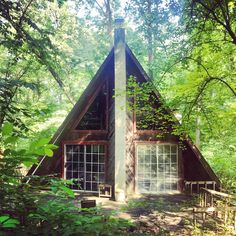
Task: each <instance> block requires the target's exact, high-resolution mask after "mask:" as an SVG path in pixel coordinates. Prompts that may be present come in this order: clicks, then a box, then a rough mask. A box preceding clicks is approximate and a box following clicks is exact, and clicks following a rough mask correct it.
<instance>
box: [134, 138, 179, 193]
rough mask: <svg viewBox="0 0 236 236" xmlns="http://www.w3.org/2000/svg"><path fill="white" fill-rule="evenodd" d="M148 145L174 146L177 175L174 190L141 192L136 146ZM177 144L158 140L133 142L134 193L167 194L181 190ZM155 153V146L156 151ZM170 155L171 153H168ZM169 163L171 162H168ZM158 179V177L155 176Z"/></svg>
mask: <svg viewBox="0 0 236 236" xmlns="http://www.w3.org/2000/svg"><path fill="white" fill-rule="evenodd" d="M141 145H143V146H148V145H155V146H156V147H157V146H159V145H169V146H173V145H175V146H176V148H177V149H176V166H177V171H176V174H177V177H176V182H175V183H176V184H177V188H176V190H171V189H170V190H168V191H156V192H141V191H140V190H139V188H138V180H139V178H138V164H139V160H138V146H141ZM179 151H180V150H179V145H178V142H160V141H136V142H135V155H134V156H135V193H137V194H168V193H180V192H181V188H180V187H181V186H180V180H181V174H180V170H181V166H180V164H181V160H180V158H181V155H180V152H179ZM155 152H156V153H157V148H156V151H155ZM170 155H171V154H170ZM170 164H171V163H170ZM156 178H157V179H158V177H156Z"/></svg>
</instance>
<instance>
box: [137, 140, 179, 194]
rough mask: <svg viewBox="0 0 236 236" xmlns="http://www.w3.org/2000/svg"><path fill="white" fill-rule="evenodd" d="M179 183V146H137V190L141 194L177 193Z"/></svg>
mask: <svg viewBox="0 0 236 236" xmlns="http://www.w3.org/2000/svg"><path fill="white" fill-rule="evenodd" d="M177 182H178V148H177V145H172V144H160V145H149V144H148V145H143V144H139V145H138V146H137V188H138V192H140V193H158V192H171V191H176V190H177V189H178V187H177Z"/></svg>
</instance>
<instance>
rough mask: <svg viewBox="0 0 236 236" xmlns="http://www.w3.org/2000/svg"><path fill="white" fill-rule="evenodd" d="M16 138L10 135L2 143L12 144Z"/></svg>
mask: <svg viewBox="0 0 236 236" xmlns="http://www.w3.org/2000/svg"><path fill="white" fill-rule="evenodd" d="M17 139H18V138H17V137H15V136H10V137H8V138H7V139H6V140H5V141H4V143H5V144H14V143H16V141H17Z"/></svg>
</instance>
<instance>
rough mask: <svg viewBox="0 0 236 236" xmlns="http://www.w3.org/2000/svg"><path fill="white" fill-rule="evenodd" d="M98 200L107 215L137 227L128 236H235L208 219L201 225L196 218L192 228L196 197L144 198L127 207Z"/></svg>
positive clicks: (220, 224)
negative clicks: (128, 221)
mask: <svg viewBox="0 0 236 236" xmlns="http://www.w3.org/2000/svg"><path fill="white" fill-rule="evenodd" d="M87 199H95V200H96V202H97V206H98V207H99V208H100V209H101V211H103V212H104V213H107V214H112V215H114V216H116V217H120V218H125V219H128V220H130V221H132V222H133V223H134V227H132V228H131V229H130V230H129V231H128V232H127V234H129V235H204V236H211V235H219V236H222V235H236V232H235V231H233V228H232V226H225V225H223V224H222V223H219V222H216V221H214V220H213V219H212V218H211V217H207V219H206V220H205V222H203V221H202V218H201V215H199V216H197V217H198V220H197V224H196V225H195V226H194V225H193V213H192V211H193V207H196V206H197V204H198V200H197V198H196V197H191V196H187V195H181V194H178V195H162V196H151V195H148V196H142V197H136V198H133V199H130V200H129V201H128V202H127V203H123V204H121V203H118V202H115V201H111V200H109V199H106V198H98V197H87Z"/></svg>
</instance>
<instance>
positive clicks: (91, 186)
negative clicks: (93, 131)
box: [64, 145, 105, 191]
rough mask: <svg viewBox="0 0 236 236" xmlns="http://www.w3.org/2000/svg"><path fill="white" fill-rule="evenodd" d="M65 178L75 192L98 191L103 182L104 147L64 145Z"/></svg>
mask: <svg viewBox="0 0 236 236" xmlns="http://www.w3.org/2000/svg"><path fill="white" fill-rule="evenodd" d="M64 173H65V178H66V179H72V180H73V182H74V184H73V185H71V186H70V187H71V188H72V189H76V190H80V189H81V190H87V191H98V184H99V183H104V180H105V176H104V175H105V146H104V145H65V172H64Z"/></svg>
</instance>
